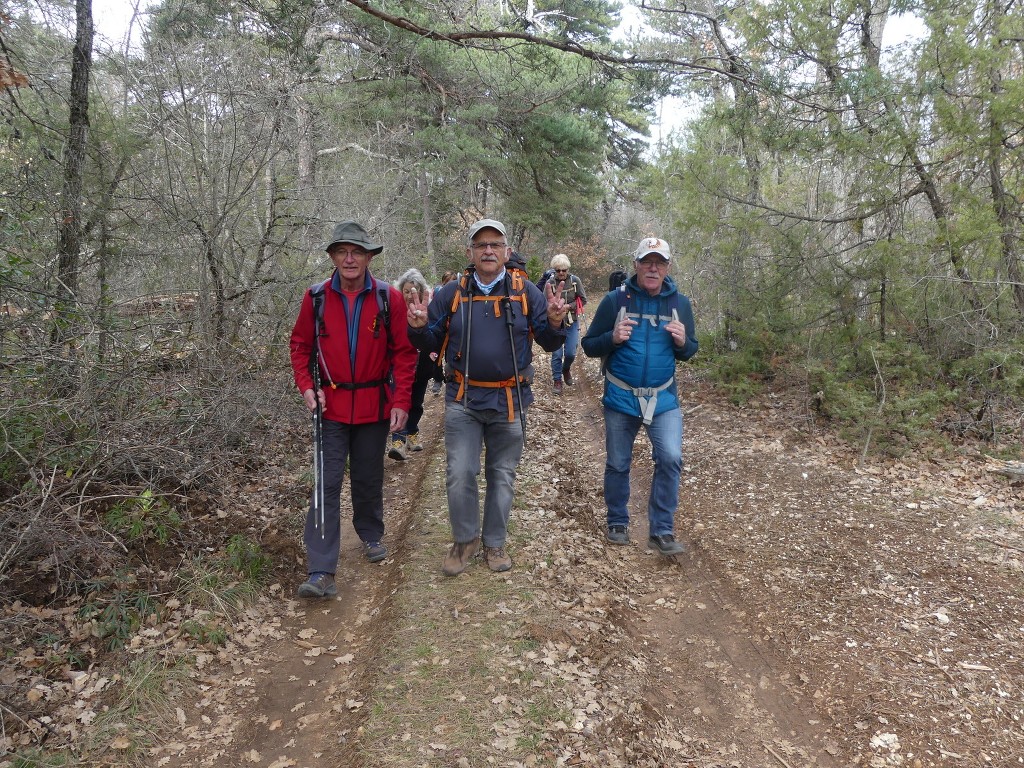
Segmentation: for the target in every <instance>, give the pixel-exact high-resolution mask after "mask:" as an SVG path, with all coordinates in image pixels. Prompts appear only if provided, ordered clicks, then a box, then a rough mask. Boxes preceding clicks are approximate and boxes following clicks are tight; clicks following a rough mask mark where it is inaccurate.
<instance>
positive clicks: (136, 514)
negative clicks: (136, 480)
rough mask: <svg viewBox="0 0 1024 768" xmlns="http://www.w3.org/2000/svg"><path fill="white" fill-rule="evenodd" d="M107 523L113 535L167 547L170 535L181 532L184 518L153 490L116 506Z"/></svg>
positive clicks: (106, 519)
mask: <svg viewBox="0 0 1024 768" xmlns="http://www.w3.org/2000/svg"><path fill="white" fill-rule="evenodd" d="M104 522H105V523H106V525H107V527H108V528H109V529H110V530H111V531H113V532H114V533H117V534H120V535H121V536H124V537H125V538H127V539H128V540H129V541H132V542H140V543H143V544H146V543H149V542H157V543H159V544H160V545H161V546H164V545H166V544H167V542H168V541H169V540H170V537H171V534H172V533H176V532H177V531H178V530H180V529H181V524H182V521H181V517H180V516H179V515H178V513H177V511H176V510H175V509H174V507H172V506H171V505H170V504H168V503H167V501H166V499H164V498H162V497H160V496H157V495H156V494H154V493H153V491H151V490H150V489H148V488H147V489H146V490H144V491H143V492H142V493H140V494H139V495H138V496H136V497H134V498H131V499H126V500H124V501H121V502H118V503H117V504H115V505H114V506H113V507H112V508H111V509H110V510H109V511H108V512H107V514H106V515H105V516H104Z"/></svg>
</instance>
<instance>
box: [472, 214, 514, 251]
mask: <svg viewBox="0 0 1024 768" xmlns="http://www.w3.org/2000/svg"><path fill="white" fill-rule="evenodd" d="M481 229H493V230H495V231H496V232H500V233H501V236H502V237H505V225H504V224H502V223H501V222H500V221H495V220H494V219H480V221H478V222H476V223H475V224H474V225H473V226H471V227H470V228H469V234H468V235H466V245H473V238H474V237H475V236H476V233H477V232H479V231H480V230H481Z"/></svg>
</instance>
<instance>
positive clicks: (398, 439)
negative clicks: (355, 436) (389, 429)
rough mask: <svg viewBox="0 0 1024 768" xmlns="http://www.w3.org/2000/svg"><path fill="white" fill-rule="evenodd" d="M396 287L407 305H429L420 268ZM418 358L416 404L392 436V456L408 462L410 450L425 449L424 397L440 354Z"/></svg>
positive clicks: (405, 277)
mask: <svg viewBox="0 0 1024 768" xmlns="http://www.w3.org/2000/svg"><path fill="white" fill-rule="evenodd" d="M395 287H396V288H397V289H398V290H400V291H401V292H402V298H404V299H405V306H406V307H408V306H409V305H410V304H413V303H416V304H427V303H429V302H430V288H429V287H428V286H427V281H426V280H425V279H424V277H423V275H422V273H421V272H420V271H419V270H418V269H410V270H409V271H408V272H406V273H405V274H404V275H402V276H401V277H400V278H398V280H396V281H395ZM418 354H419V357H418V358H417V361H416V376H415V378H414V379H413V382H412V407H411V408H410V409H409V420H408V421H407V422H406V424H405V428H404V429H400V430H398V431H397V432H395V433H394V434H393V435H392V436H391V447H390V448H389V449H388V456H390V457H391V458H392V459H395V460H396V461H405V459H406V458H407V457H408V455H409V451H422V450H423V444H422V443H420V418H422V416H423V398H424V397H425V396H426V394H427V386H428V385H429V384H430V380H431V379H432V378H433V377H434V375H435V374H436V373H437V362H436V356H435V357H431V355H430V354H429V353H427V352H419V353H418Z"/></svg>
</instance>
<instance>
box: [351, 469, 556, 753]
mask: <svg viewBox="0 0 1024 768" xmlns="http://www.w3.org/2000/svg"><path fill="white" fill-rule="evenodd" d="M438 458H439V460H440V461H443V457H438ZM437 470H438V471H432V472H428V474H427V480H426V484H427V485H429V486H432V487H426V488H424V489H423V490H422V492H421V495H420V498H424V499H444V498H445V495H444V487H443V480H444V475H443V465H439V466H438V468H437ZM523 485H524V483H522V482H521V487H522V486H523ZM523 490H524V491H525V493H523V492H521V493H520V494H519V497H523V496H525V497H527V498H528V497H529V496H530V495H531V494H530V492H529V489H526V488H524V489H523ZM515 516H516V515H515V514H514V515H513V517H515ZM526 534H528V531H526V530H524V528H523V526H522V525H515V526H513V527H512V530H511V531H510V541H509V550H510V552H511V553H512V555H513V558H515V559H516V563H515V569H514V570H513V571H512V572H511V574H509V575H498V574H492V573H490V572H489V571H488V570H487V567H486V565H485V564H484V563H483V562H482V561H475V562H474V563H473V564H472V565H470V567H469V568H468V569H467V570H466V572H465V573H463V574H462V575H460V576H458V577H456V578H448V577H445V576H444V575H443V574H442V573H441V570H440V561H441V558H442V557H443V554H444V552H445V551H446V549H447V547H448V546H449V544H450V529H449V525H448V520H447V510H446V509H444V508H440V509H438V508H422V509H421V510H420V521H419V523H418V525H417V526H416V527H415V529H414V530H412V531H410V533H409V535H408V537H407V539H406V541H407V546H408V549H407V552H408V555H409V557H408V560H407V562H406V563H405V568H404V570H405V573H406V574H407V575H408V578H407V580H406V581H405V582H404V583H403V585H402V588H401V590H400V591H399V593H398V594H397V595H396V603H395V606H394V610H393V612H392V621H393V622H395V623H394V625H393V626H392V630H393V635H392V639H391V644H390V645H389V646H388V647H387V648H386V649H381V653H382V654H384V656H385V658H384V659H383V660H382V662H383V663H382V665H381V669H382V670H383V675H382V679H381V680H380V681H379V683H378V685H377V686H376V693H375V694H374V696H373V699H372V701H371V702H370V713H369V716H368V718H367V721H366V722H365V723H364V726H363V731H364V733H363V736H362V738H361V743H362V744H364V745H368V748H366V749H365V751H364V754H363V758H364V759H365V761H366V764H367V765H371V764H372V765H375V766H409V765H422V766H452V765H471V764H472V765H477V764H481V763H482V762H483V761H484V760H485V759H486V756H487V755H490V754H499V755H500V756H501V761H502V763H503V764H510V763H514V762H515V761H525V760H527V759H528V758H529V759H530V760H531V761H534V762H533V764H535V765H544V764H553V763H554V756H553V755H549V756H548V759H545V758H544V751H543V750H544V744H545V743H546V742H548V741H550V736H551V734H553V733H554V732H557V731H561V730H565V729H566V728H567V727H568V724H569V722H570V719H571V711H570V709H569V708H568V706H567V705H566V703H565V699H564V697H563V696H561V695H560V691H559V686H558V685H557V684H553V683H552V682H551V681H544V682H543V683H542V682H541V681H540V680H539V679H538V675H537V674H536V671H535V669H534V663H533V662H534V660H535V658H536V657H537V656H538V655H539V654H540V652H541V647H542V644H541V643H540V642H538V641H537V640H535V639H533V638H531V637H530V636H528V635H527V634H525V633H524V631H523V629H524V625H525V624H526V617H527V616H529V620H530V621H533V622H538V623H553V622H554V621H555V620H556V619H557V616H556V615H554V612H551V613H552V615H545V610H549V609H545V608H543V607H541V606H539V605H537V604H536V602H535V601H534V600H533V598H532V594H531V587H530V585H529V583H528V582H526V581H524V580H523V579H521V578H517V576H516V574H522V572H523V571H529V570H531V569H532V564H531V563H529V562H527V561H523V560H521V559H520V558H522V557H526V556H525V555H522V552H523V549H522V547H521V546H520V544H521V543H522V540H523V538H524V535H526ZM537 758H540V762H536V761H537Z"/></svg>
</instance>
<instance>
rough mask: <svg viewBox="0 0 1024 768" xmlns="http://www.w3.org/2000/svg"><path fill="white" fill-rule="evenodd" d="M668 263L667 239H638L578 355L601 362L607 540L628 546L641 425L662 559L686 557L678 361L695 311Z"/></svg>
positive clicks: (654, 538)
mask: <svg viewBox="0 0 1024 768" xmlns="http://www.w3.org/2000/svg"><path fill="white" fill-rule="evenodd" d="M671 258H672V252H671V250H670V249H669V245H668V243H666V242H665V241H664V240H661V239H659V238H656V237H647V238H644V239H643V240H641V241H640V245H639V246H638V247H637V249H636V253H635V254H634V261H635V264H636V270H637V271H636V274H634V275H633V276H632V277H631V278H630V279H629V280H628V281H626V283H624V284H623V285H622V286H620V287H619V288H618V289H616V290H614V291H610V292H609V293H608V294H606V295H605V297H604V298H603V299H602V300H601V304H600V305H599V306H598V308H597V312H596V313H595V314H594V317H593V319H592V320H591V322H590V328H589V329H588V330H587V335H586V336H585V337H584V338H583V352H584V353H585V354H586V355H588V356H589V357H600V358H603V359H604V366H603V368H604V372H605V382H604V397H603V398H602V401H601V402H602V403H603V405H604V420H605V449H606V453H607V458H606V459H605V468H604V500H605V504H606V505H607V507H608V531H607V538H608V541H609V542H611V543H612V544H629V532H628V526H629V471H630V465H631V463H632V460H633V443H634V442H635V441H636V436H637V433H638V432H639V431H640V428H641V427H643V428H644V429H645V430H647V436H648V437H649V438H650V440H651V445H652V446H653V449H654V450H653V453H654V477H653V479H652V480H651V494H650V497H649V498H648V501H647V519H648V524H649V534H650V538H649V539H648V547H649V548H651V549H654V550H657V551H658V552H660V553H661V554H663V555H676V554H679V553H681V552H682V551H683V547H682V545H681V544H679V543H678V542H677V541H676V540H675V512H676V507H677V505H678V501H679V475H680V473H681V471H682V466H683V452H682V443H683V418H682V412H681V410H680V408H679V398H678V396H677V393H676V380H675V370H676V361H677V360H689V359H690V358H691V357H693V356H694V355H695V354H697V336H696V331H695V330H694V322H693V310H692V309H691V307H690V300H689V299H688V298H686V297H685V296H683V295H682V294H681V293H679V292H678V291H677V290H676V286H675V283H674V282H673V281H672V278H671V277H669V275H668V268H669V263H670V260H671Z"/></svg>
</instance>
